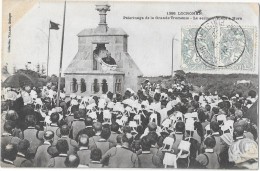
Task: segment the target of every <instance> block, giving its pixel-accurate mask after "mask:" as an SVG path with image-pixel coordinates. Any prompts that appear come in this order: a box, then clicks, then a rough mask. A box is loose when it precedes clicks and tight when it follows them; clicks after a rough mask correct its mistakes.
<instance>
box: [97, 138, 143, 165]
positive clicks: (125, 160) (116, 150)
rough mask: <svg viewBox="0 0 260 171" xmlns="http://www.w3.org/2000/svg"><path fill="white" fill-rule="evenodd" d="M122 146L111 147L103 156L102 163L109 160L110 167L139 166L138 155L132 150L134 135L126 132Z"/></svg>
mask: <svg viewBox="0 0 260 171" xmlns="http://www.w3.org/2000/svg"><path fill="white" fill-rule="evenodd" d="M121 141H122V147H113V148H111V149H109V150H108V151H107V152H106V153H105V154H104V155H103V157H102V159H101V163H103V164H104V163H105V161H107V160H108V167H109V168H137V167H138V165H139V162H138V157H137V155H136V154H135V153H133V152H132V151H131V150H130V145H131V144H132V142H133V136H132V135H131V134H130V133H125V134H123V136H122V140H121Z"/></svg>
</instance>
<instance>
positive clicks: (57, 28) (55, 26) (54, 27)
mask: <svg viewBox="0 0 260 171" xmlns="http://www.w3.org/2000/svg"><path fill="white" fill-rule="evenodd" d="M50 29H54V30H59V29H60V28H59V24H57V23H54V22H52V21H50Z"/></svg>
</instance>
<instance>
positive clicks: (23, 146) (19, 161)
mask: <svg viewBox="0 0 260 171" xmlns="http://www.w3.org/2000/svg"><path fill="white" fill-rule="evenodd" d="M29 147H30V142H29V141H28V140H26V139H24V140H21V141H20V142H19V143H18V145H17V150H18V153H17V156H16V159H15V160H14V165H15V167H32V166H33V163H32V161H31V160H29V159H28V158H27V153H28V149H29Z"/></svg>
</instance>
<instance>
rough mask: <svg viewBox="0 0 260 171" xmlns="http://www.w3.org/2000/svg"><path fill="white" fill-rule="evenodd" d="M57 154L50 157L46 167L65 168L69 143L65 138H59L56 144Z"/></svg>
mask: <svg viewBox="0 0 260 171" xmlns="http://www.w3.org/2000/svg"><path fill="white" fill-rule="evenodd" d="M56 148H57V150H58V153H59V155H58V156H57V157H54V158H51V159H50V160H49V163H48V167H54V168H65V167H66V165H65V160H66V158H67V156H68V154H67V153H68V151H69V145H68V142H67V141H66V140H65V139H59V140H58V141H57V144H56Z"/></svg>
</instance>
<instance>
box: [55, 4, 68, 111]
mask: <svg viewBox="0 0 260 171" xmlns="http://www.w3.org/2000/svg"><path fill="white" fill-rule="evenodd" d="M65 14H66V1H65V4H64V15H63V27H62V39H61V51H60V68H59V81H58V95H57V104H56V106H57V107H58V106H59V102H60V81H61V71H62V58H63V44H64V31H65Z"/></svg>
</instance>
